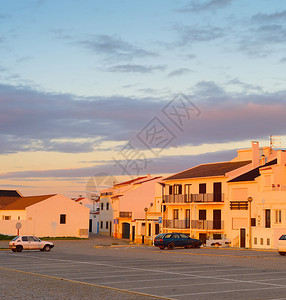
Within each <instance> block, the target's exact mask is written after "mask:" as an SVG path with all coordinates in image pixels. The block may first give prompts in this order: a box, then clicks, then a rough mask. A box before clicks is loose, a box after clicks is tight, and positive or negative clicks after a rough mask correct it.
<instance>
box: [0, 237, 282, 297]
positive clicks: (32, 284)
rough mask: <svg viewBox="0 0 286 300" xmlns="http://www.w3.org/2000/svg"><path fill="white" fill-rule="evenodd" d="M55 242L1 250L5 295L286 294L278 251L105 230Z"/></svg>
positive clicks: (209, 295)
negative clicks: (186, 243) (144, 239)
mask: <svg viewBox="0 0 286 300" xmlns="http://www.w3.org/2000/svg"><path fill="white" fill-rule="evenodd" d="M54 243H55V247H54V248H53V249H52V250H51V251H50V252H40V251H23V252H21V253H13V252H12V251H0V282H1V285H0V289H1V290H0V295H1V297H0V298H3V299H15V298H16V299H17V298H19V299H20V298H21V299H40V298H41V299H114V298H115V297H116V298H118V299H139V300H140V299H212V300H213V299H229V298H232V299H246V300H247V299H276V300H278V299H286V298H285V292H286V257H281V256H279V255H278V253H277V252H275V251H253V250H238V249H222V248H219V249H218V248H216V249H206V248H201V249H179V248H177V249H175V250H163V251H162V250H159V249H158V248H155V247H152V246H144V245H132V244H129V242H128V241H124V240H117V239H114V238H109V237H104V236H97V237H93V238H91V239H89V240H80V241H79V240H74V241H54Z"/></svg>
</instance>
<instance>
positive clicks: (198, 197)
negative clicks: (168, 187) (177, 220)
mask: <svg viewBox="0 0 286 300" xmlns="http://www.w3.org/2000/svg"><path fill="white" fill-rule="evenodd" d="M163 200H164V202H165V203H182V204H183V203H191V202H196V203H197V202H203V203H206V202H224V194H213V193H206V194H190V195H188V194H181V195H164V196H163Z"/></svg>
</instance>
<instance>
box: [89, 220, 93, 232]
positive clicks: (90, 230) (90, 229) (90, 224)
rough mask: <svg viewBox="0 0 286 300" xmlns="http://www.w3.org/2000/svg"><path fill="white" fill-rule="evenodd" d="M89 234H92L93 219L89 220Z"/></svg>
mask: <svg viewBox="0 0 286 300" xmlns="http://www.w3.org/2000/svg"><path fill="white" fill-rule="evenodd" d="M89 232H92V219H89Z"/></svg>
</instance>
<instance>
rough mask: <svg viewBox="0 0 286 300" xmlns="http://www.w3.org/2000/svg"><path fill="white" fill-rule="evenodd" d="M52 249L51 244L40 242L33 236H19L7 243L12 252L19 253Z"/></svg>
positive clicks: (52, 245)
mask: <svg viewBox="0 0 286 300" xmlns="http://www.w3.org/2000/svg"><path fill="white" fill-rule="evenodd" d="M53 247H54V244H53V243H52V242H47V241H41V240H40V239H39V238H37V237H36V236H33V235H19V236H16V237H15V238H13V240H12V241H11V242H10V243H9V248H10V249H11V250H12V251H13V252H21V251H22V250H41V251H50V250H51V249H52V248H53Z"/></svg>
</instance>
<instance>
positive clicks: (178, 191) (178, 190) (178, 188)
mask: <svg viewBox="0 0 286 300" xmlns="http://www.w3.org/2000/svg"><path fill="white" fill-rule="evenodd" d="M174 194H175V195H181V194H182V185H181V184H175V185H174Z"/></svg>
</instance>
